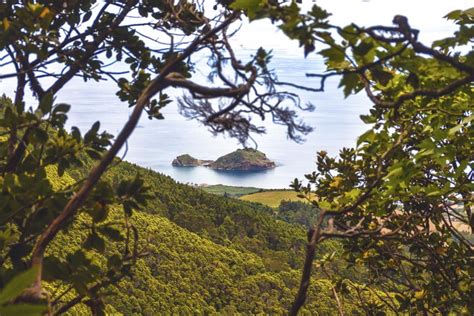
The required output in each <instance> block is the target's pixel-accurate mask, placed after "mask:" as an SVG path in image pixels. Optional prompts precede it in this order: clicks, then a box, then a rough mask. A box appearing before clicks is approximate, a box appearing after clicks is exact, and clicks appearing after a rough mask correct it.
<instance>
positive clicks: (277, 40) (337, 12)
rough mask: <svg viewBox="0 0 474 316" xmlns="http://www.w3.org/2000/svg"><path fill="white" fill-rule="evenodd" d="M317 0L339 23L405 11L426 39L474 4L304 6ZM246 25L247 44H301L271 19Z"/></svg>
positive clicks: (357, 1) (382, 19)
mask: <svg viewBox="0 0 474 316" xmlns="http://www.w3.org/2000/svg"><path fill="white" fill-rule="evenodd" d="M313 3H316V4H318V5H319V6H321V7H322V8H324V9H326V10H327V11H328V12H330V13H332V14H333V15H332V16H331V18H330V20H331V22H332V23H333V24H337V25H347V24H349V23H351V22H354V23H356V24H358V25H377V24H383V25H391V24H392V19H393V17H394V16H395V15H397V14H401V15H405V16H407V17H408V19H409V22H410V24H411V25H412V26H413V27H415V28H418V29H419V30H420V31H421V34H420V39H421V40H422V41H423V42H426V43H430V42H432V41H433V40H435V39H439V38H442V37H445V36H449V35H450V33H452V31H453V29H454V28H453V26H454V25H453V24H452V22H449V21H447V20H446V19H444V18H443V16H445V15H446V14H447V13H449V12H451V11H453V10H456V9H468V8H470V7H473V6H474V1H472V0H316V1H313V0H303V3H302V6H303V8H304V9H309V8H311V6H312V5H313ZM243 28H244V29H243V30H242V32H239V35H238V37H236V38H235V39H234V40H235V41H236V42H237V43H238V44H239V45H241V46H242V47H243V48H257V47H260V46H265V47H272V48H274V49H275V50H283V51H293V50H296V49H297V47H298V46H297V43H290V42H289V41H288V40H287V38H285V36H284V35H283V34H281V32H279V31H278V30H277V29H276V27H275V26H273V25H271V23H269V22H268V21H255V22H252V23H250V24H245V25H244V26H243ZM296 52H298V51H297V50H296Z"/></svg>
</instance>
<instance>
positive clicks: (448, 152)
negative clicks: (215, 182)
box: [0, 0, 474, 315]
mask: <svg viewBox="0 0 474 316" xmlns="http://www.w3.org/2000/svg"><path fill="white" fill-rule="evenodd" d="M136 16H140V22H139V23H137V20H136V19H134V18H132V17H136ZM245 17H247V18H249V19H250V20H251V21H253V20H257V19H269V20H271V21H272V22H273V23H274V24H275V25H276V26H277V27H279V28H280V29H281V30H282V31H283V32H284V33H285V34H286V35H287V36H288V37H289V38H290V39H294V40H297V41H299V43H300V45H301V46H302V48H303V52H304V54H305V55H308V54H317V55H319V56H320V57H322V58H323V59H324V61H325V66H326V69H325V72H324V73H318V74H308V76H313V77H316V78H319V79H320V80H321V84H320V86H319V87H305V86H300V85H298V84H295V83H291V82H290V83H288V82H281V81H279V80H278V78H277V77H276V75H275V72H274V71H273V70H272V68H271V63H270V62H271V54H270V52H269V51H267V50H266V48H260V49H259V50H257V51H256V52H255V54H253V55H252V56H250V57H249V58H248V59H244V58H242V59H241V58H237V57H236V55H235V53H234V49H233V47H232V34H233V33H234V31H237V32H238V31H239V28H238V25H239V21H240V19H241V18H245ZM446 17H447V19H449V20H450V21H452V22H453V23H454V24H455V25H456V26H457V31H456V32H455V33H454V34H453V35H452V36H451V37H448V38H445V39H440V40H438V41H435V42H434V43H433V44H432V45H429V46H428V45H426V44H424V43H422V42H420V40H419V31H418V30H416V29H413V28H412V27H411V26H410V24H409V21H408V20H407V18H406V17H403V16H395V18H394V20H393V25H390V26H380V25H378V26H372V27H360V26H357V25H355V24H348V25H347V26H338V25H334V24H332V23H330V21H329V18H330V14H329V13H328V12H326V11H325V10H324V9H323V8H321V7H319V6H318V5H314V6H313V7H312V9H311V10H310V11H309V12H307V13H302V12H300V9H299V7H298V5H297V2H296V1H291V2H290V1H285V2H283V3H279V2H276V1H266V0H235V1H216V5H215V10H214V11H213V12H212V14H211V13H210V11H208V10H204V7H203V6H202V5H201V4H200V3H199V2H196V1H179V2H176V1H168V0H165V1H140V0H127V1H117V2H112V1H106V2H100V1H65V2H64V1H62V2H35V1H9V2H7V3H3V4H0V52H1V54H2V55H1V56H0V59H1V64H0V69H2V72H1V74H0V79H2V80H4V79H8V80H15V81H16V88H15V92H14V94H13V95H12V97H11V98H8V97H2V98H0V187H1V189H2V191H1V192H0V210H1V212H0V244H1V246H2V247H1V248H0V261H1V267H0V289H1V290H0V314H1V315H16V314H22V315H40V314H45V313H46V314H49V315H57V314H63V313H71V314H81V315H82V314H92V315H104V314H106V313H111V314H113V313H123V314H127V315H128V314H170V313H182V314H189V313H209V314H212V313H228V314H238V313H242V314H253V313H264V314H284V313H287V312H289V314H290V315H296V314H297V313H299V312H300V313H302V314H303V313H304V314H306V313H308V314H310V313H320V314H339V315H341V314H363V315H374V314H385V315H386V314H461V315H462V314H464V315H472V314H473V313H474V310H473V306H474V304H473V302H472V298H473V297H474V295H473V288H474V287H473V279H474V278H473V277H474V274H473V273H474V270H473V269H472V266H473V258H474V256H473V249H474V247H473V243H472V240H473V239H472V232H473V230H474V215H473V213H472V197H473V194H472V192H473V184H472V183H473V181H472V178H473V167H474V166H473V156H472V153H473V152H474V150H473V144H474V143H473V142H472V138H473V132H474V129H473V124H472V120H473V113H472V103H473V102H472V101H473V99H474V98H473V97H474V90H473V89H472V85H473V82H474V52H473V51H472V49H470V45H471V44H472V41H473V39H474V34H473V32H472V30H473V28H474V9H472V8H471V9H466V10H456V11H453V12H451V13H449V14H448V15H447V16H446ZM150 34H153V36H150ZM336 34H337V35H336ZM154 39H159V40H154ZM164 39H169V41H168V42H163V41H164ZM183 39H185V40H183ZM203 51H205V52H207V54H208V55H207V56H209V58H208V63H207V66H208V67H209V73H210V76H209V82H207V83H205V84H202V83H198V81H197V80H196V76H195V74H196V73H197V69H196V67H198V65H199V63H197V62H196V58H197V59H202V54H201V52H203ZM196 53H199V54H196ZM118 66H120V67H123V71H122V70H118V68H117V67H118ZM203 67H205V66H203ZM200 72H203V70H202V69H200ZM122 76H123V77H122ZM74 77H82V78H83V79H84V80H85V81H86V82H87V81H100V80H105V79H110V80H113V81H115V82H116V83H117V96H118V97H119V98H120V100H121V101H123V102H125V103H127V104H128V105H130V106H131V107H133V110H132V113H131V115H130V117H129V118H128V121H127V122H126V123H125V124H124V126H123V128H122V130H121V131H120V133H119V134H118V135H117V136H116V137H113V136H112V135H110V134H108V133H107V132H105V131H102V130H101V129H100V122H96V123H94V124H93V125H92V126H91V128H90V129H89V130H87V131H80V130H79V129H78V128H77V127H72V128H71V129H67V130H66V120H67V117H68V112H69V110H70V109H71V106H75V105H74V104H72V105H69V104H64V103H58V102H56V101H55V100H56V99H55V97H56V96H57V94H58V93H59V92H60V91H61V90H62V89H63V88H64V87H65V86H67V85H68V84H70V82H71V79H72V78H74ZM330 77H337V78H340V81H339V86H340V88H341V89H342V90H343V91H344V93H345V95H346V96H347V97H349V96H350V95H353V94H357V93H359V92H360V91H363V92H364V93H365V94H366V95H367V96H368V98H369V99H370V102H371V103H372V104H373V106H372V108H371V110H370V113H369V114H368V115H365V116H362V117H361V119H362V120H363V121H364V122H365V123H366V124H368V127H369V129H368V131H367V132H366V133H364V134H363V135H361V136H360V138H359V141H358V143H357V144H356V146H355V148H344V149H342V150H341V152H340V154H339V156H337V157H330V156H329V155H328V154H327V153H326V152H319V153H318V155H317V166H316V170H315V171H314V172H313V173H311V174H308V175H306V176H305V180H304V181H300V180H295V181H294V183H293V188H294V189H295V190H296V191H297V192H299V195H300V197H301V198H304V199H306V200H307V201H308V202H309V203H301V202H285V203H281V205H280V206H279V207H278V208H270V207H266V206H264V205H261V204H257V203H251V202H246V201H242V200H238V199H231V198H226V197H222V196H218V195H213V194H209V193H206V192H204V191H203V190H201V189H198V188H192V187H189V186H186V185H182V184H178V183H176V182H174V181H173V180H172V179H171V178H169V177H166V176H163V175H160V174H157V173H155V172H153V171H151V170H147V169H143V168H140V167H138V166H134V165H132V164H129V163H125V162H122V161H120V160H118V159H117V158H116V155H117V153H119V151H120V150H121V148H122V147H123V146H124V144H125V143H126V142H127V140H128V138H129V136H130V135H131V134H132V132H133V130H134V129H135V127H136V126H137V123H138V120H139V118H140V116H141V114H142V113H143V112H145V113H146V114H147V115H148V117H149V118H150V119H163V118H164V117H163V114H162V109H163V107H165V106H167V105H168V104H169V103H171V102H172V101H173V100H171V98H170V97H169V96H168V95H167V94H166V90H167V89H169V88H178V89H180V90H182V91H184V95H183V97H181V98H179V99H178V105H179V109H180V112H181V113H182V114H183V115H184V116H185V117H188V118H192V119H195V120H198V121H199V122H201V123H202V124H203V125H205V126H206V127H207V128H208V129H209V130H210V131H211V132H212V133H214V134H219V133H225V134H227V135H228V136H231V137H234V138H236V139H238V140H239V141H240V142H241V143H243V144H245V143H247V141H248V139H249V137H251V135H252V134H255V133H256V134H259V133H264V132H265V129H264V128H263V127H261V126H258V125H256V124H257V123H256V122H258V120H252V119H253V118H256V117H259V118H261V119H264V118H266V117H269V118H270V119H271V120H272V121H273V122H274V123H276V124H281V125H283V126H284V127H285V128H286V130H287V134H288V137H289V138H290V139H292V140H295V141H301V140H303V137H304V135H306V134H308V133H309V132H310V131H311V128H310V127H308V126H307V125H306V124H305V123H304V122H301V121H300V120H299V119H298V118H297V113H298V112H299V111H301V110H312V109H313V107H312V106H310V105H309V106H305V105H302V104H301V103H300V100H299V98H298V97H297V93H296V92H295V90H294V89H303V90H307V91H313V92H323V91H324V88H325V83H326V80H327V79H328V78H330ZM199 82H201V81H199ZM28 94H33V96H34V97H35V102H28V103H27V102H26V98H25V95H28ZM214 101H215V102H214ZM230 163H232V159H231V161H230ZM315 196H316V197H317V199H316V198H315ZM459 224H461V225H462V226H463V227H468V229H469V233H470V234H467V233H466V232H464V231H460V230H459V227H461V225H459Z"/></svg>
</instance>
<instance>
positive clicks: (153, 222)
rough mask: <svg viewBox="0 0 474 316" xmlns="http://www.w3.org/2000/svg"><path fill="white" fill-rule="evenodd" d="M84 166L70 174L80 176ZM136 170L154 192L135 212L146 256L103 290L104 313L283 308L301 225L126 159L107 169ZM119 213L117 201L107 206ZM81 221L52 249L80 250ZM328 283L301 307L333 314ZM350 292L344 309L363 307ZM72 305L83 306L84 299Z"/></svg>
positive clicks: (291, 290) (292, 288)
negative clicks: (129, 275) (107, 293)
mask: <svg viewBox="0 0 474 316" xmlns="http://www.w3.org/2000/svg"><path fill="white" fill-rule="evenodd" d="M86 169H87V168H85V169H84V170H86ZM82 172H83V171H81V170H75V171H72V172H71V173H70V174H71V176H72V177H73V178H77V179H78V178H81V177H82V176H83V174H82ZM137 173H140V174H141V175H142V177H143V178H144V180H145V184H146V185H147V186H149V188H150V189H149V190H150V191H149V192H150V193H151V195H152V196H153V198H152V199H150V201H149V202H148V205H147V206H146V208H144V209H142V210H141V211H136V212H134V214H133V216H132V220H133V224H134V225H135V227H136V228H137V231H138V232H139V238H140V250H141V251H143V252H145V253H146V256H144V257H141V258H140V259H139V260H138V261H137V263H136V265H135V267H134V268H133V277H132V278H131V279H130V278H124V279H122V280H121V281H120V282H119V284H118V285H117V286H114V287H113V288H109V289H108V290H106V291H110V292H111V293H110V294H111V295H110V296H106V299H105V303H106V305H107V310H108V311H109V312H119V313H123V314H125V315H131V314H137V315H138V314H140V315H142V314H144V315H157V314H162V313H179V314H183V313H184V314H191V313H198V314H201V313H214V312H227V313H229V314H237V313H243V314H249V313H252V314H253V313H265V314H268V313H273V314H284V313H286V310H287V308H288V307H289V306H290V305H291V301H292V299H293V298H294V295H295V294H296V290H297V284H298V281H299V278H300V268H301V264H302V259H303V258H304V254H303V251H304V244H305V228H304V227H303V226H299V225H295V224H290V223H287V222H284V221H281V220H278V219H276V218H275V216H274V212H275V210H274V209H271V208H267V207H264V206H261V205H258V204H254V203H249V202H245V201H240V200H237V199H233V198H225V197H222V196H217V195H213V194H209V193H206V192H204V191H202V190H201V189H198V188H193V187H190V186H187V185H183V184H179V183H176V182H175V181H174V180H172V179H171V178H169V177H167V176H164V175H161V174H158V173H156V172H154V171H151V170H148V169H144V168H141V167H138V166H136V165H133V164H130V163H126V162H122V163H120V164H118V165H117V166H116V167H114V168H113V169H111V171H109V172H108V173H107V175H106V179H107V181H113V182H115V181H119V180H120V178H124V177H134V176H135V175H136V174H137ZM118 212H119V208H118V207H117V208H116V209H113V210H112V214H114V213H117V214H118ZM80 226H81V221H79V222H78V223H76V224H75V225H74V227H73V228H72V229H71V230H69V232H68V233H67V234H62V235H61V238H60V239H58V240H57V241H56V242H55V245H54V246H53V247H52V250H51V251H52V252H53V253H57V254H59V255H60V256H65V257H67V256H68V255H67V253H68V254H69V256H70V255H72V254H73V253H74V252H75V251H76V250H77V249H79V248H80V247H81V238H85V237H86V236H85V234H82V232H81V231H80ZM66 244H67V247H66V246H65V245H66ZM325 247H326V248H324V249H320V251H319V253H320V254H321V256H322V255H324V254H328V253H330V252H332V251H337V250H338V246H337V244H336V243H332V244H326V245H325ZM107 249H108V248H107ZM96 255H98V256H101V255H102V254H100V253H97V254H96ZM100 261H101V260H98V263H96V264H99V265H100V264H101V263H100ZM104 261H105V260H104ZM332 286H333V285H332V283H331V282H330V281H329V280H327V279H324V278H319V280H318V281H315V282H314V285H313V286H312V287H311V293H310V295H309V299H308V304H307V305H306V307H305V308H306V310H307V311H313V312H314V311H315V310H318V312H320V313H323V314H324V313H326V314H337V313H336V309H335V308H334V306H335V305H334V304H335V300H334V297H333V294H332V293H333V292H332ZM352 295H355V294H354V293H353V292H351V291H348V292H347V293H346V294H345V296H343V297H342V298H341V299H342V300H343V301H344V309H345V310H347V311H348V312H361V309H360V308H359V307H358V306H357V300H356V299H354V297H352ZM67 298H69V299H70V297H69V295H66V296H65V297H64V299H67ZM368 298H369V301H371V300H372V301H373V304H374V306H377V304H376V303H377V302H376V301H374V300H373V298H372V297H368ZM75 311H76V312H87V310H86V309H85V307H84V306H83V305H79V306H77V307H76V308H75Z"/></svg>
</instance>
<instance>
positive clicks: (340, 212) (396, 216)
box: [236, 1, 474, 315]
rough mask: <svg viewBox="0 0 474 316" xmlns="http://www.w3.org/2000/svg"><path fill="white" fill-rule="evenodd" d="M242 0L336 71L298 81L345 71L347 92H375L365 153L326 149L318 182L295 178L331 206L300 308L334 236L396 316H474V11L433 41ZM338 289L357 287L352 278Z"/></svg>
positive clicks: (310, 251) (319, 230) (402, 28)
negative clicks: (323, 248) (324, 246)
mask: <svg viewBox="0 0 474 316" xmlns="http://www.w3.org/2000/svg"><path fill="white" fill-rule="evenodd" d="M236 3H237V2H236ZM238 3H239V5H240V7H241V8H242V9H244V10H246V11H247V14H248V15H249V16H252V17H254V18H264V17H270V18H271V19H273V20H274V21H275V22H277V23H279V26H280V28H281V29H282V30H283V31H284V32H285V33H286V34H287V35H288V36H289V37H291V38H294V39H298V40H299V41H300V43H301V45H302V46H304V49H305V53H306V54H308V53H310V52H312V51H314V50H315V49H316V46H319V47H318V48H319V50H318V51H317V54H319V55H320V56H321V57H323V58H324V60H325V64H326V72H325V73H322V74H308V76H312V77H318V78H320V79H321V85H320V87H318V88H312V87H299V86H296V85H293V86H294V87H297V88H303V89H307V90H311V91H324V84H325V81H326V79H327V78H329V77H333V76H339V77H341V80H340V83H339V86H340V87H341V88H342V89H343V91H344V94H345V95H346V97H348V96H350V95H352V94H356V93H358V92H360V91H364V92H365V93H366V94H367V96H368V98H369V100H370V101H371V102H372V103H373V107H372V108H371V110H370V114H369V115H363V116H361V119H362V120H363V121H364V122H365V123H366V124H368V125H370V126H371V128H370V129H369V130H368V131H367V132H366V133H364V134H363V135H361V136H360V137H359V140H358V142H357V146H356V148H344V149H342V150H341V152H340V154H339V156H338V157H330V156H328V154H327V153H326V152H324V151H322V152H319V153H318V156H317V167H316V168H317V170H316V171H314V172H313V173H311V174H308V175H306V176H305V177H306V179H307V181H308V182H307V183H306V184H305V183H302V182H301V181H299V180H297V179H296V180H295V181H294V183H293V185H292V186H293V187H294V188H295V189H296V190H297V191H299V192H300V193H301V196H302V197H306V198H307V199H308V200H309V201H310V202H311V203H312V204H313V205H314V206H316V207H317V208H319V209H320V210H321V211H320V213H319V215H318V219H317V221H316V224H315V225H314V226H313V227H312V228H311V229H310V231H309V233H308V244H307V253H306V259H305V266H304V269H303V274H302V279H301V283H300V288H299V292H298V295H297V297H296V299H295V301H294V303H293V306H292V307H291V309H290V314H292V315H296V314H297V312H298V310H299V309H300V308H301V306H302V305H303V304H304V302H305V299H306V293H307V291H308V288H309V286H310V278H311V270H312V267H313V265H314V263H315V262H314V258H315V252H316V246H317V245H318V244H320V243H322V242H323V241H324V240H328V239H334V238H337V239H341V240H343V244H344V247H345V249H346V255H347V260H348V262H349V265H351V266H356V267H359V268H360V269H361V270H363V271H367V272H368V279H367V281H366V282H367V283H366V286H367V287H369V288H375V289H377V290H381V291H382V292H381V293H385V294H382V295H380V294H378V295H379V296H380V298H381V299H382V300H383V301H384V304H385V305H386V306H387V307H389V308H390V309H391V310H392V311H393V312H395V313H399V312H408V313H422V314H424V315H427V314H438V313H440V314H448V313H456V314H472V313H473V312H474V310H473V306H474V302H473V301H472V298H473V297H474V295H473V281H472V280H473V276H474V270H473V269H472V267H473V265H474V261H473V258H474V256H473V251H474V247H473V246H474V245H473V243H472V238H467V237H466V235H467V233H471V234H472V233H473V232H474V216H473V214H472V202H473V200H472V197H473V185H472V180H473V167H474V164H473V163H474V156H473V152H474V151H473V142H472V137H473V133H474V129H473V125H472V120H473V118H474V117H473V113H472V104H473V101H474V98H473V97H474V89H473V82H474V51H473V50H472V43H473V41H474V33H473V30H474V8H471V9H468V10H464V11H463V10H457V11H453V12H451V13H449V14H448V15H447V16H446V18H448V19H449V20H451V21H453V22H454V23H455V24H456V25H457V26H458V30H457V31H456V32H455V33H454V35H453V36H452V37H449V38H445V39H440V40H438V41H436V42H434V43H433V44H432V46H427V45H425V44H423V43H421V42H420V41H419V40H418V35H419V31H418V30H415V29H413V28H412V27H411V26H410V25H409V23H408V20H407V18H406V17H404V16H395V18H394V19H393V24H394V25H393V26H372V27H359V26H357V25H354V24H350V25H348V26H345V27H339V26H335V25H332V24H330V23H329V21H328V17H329V14H328V13H327V12H326V11H324V10H323V9H321V8H320V7H318V6H314V7H313V8H312V10H311V11H310V12H308V14H300V12H299V9H298V7H297V5H296V3H295V2H292V3H291V5H288V6H287V7H286V8H281V7H276V6H273V5H271V4H268V3H267V2H265V1H253V2H244V1H239V2H238ZM249 3H252V5H249ZM336 33H337V36H335V34H336ZM313 196H317V197H318V199H317V200H315V199H314V198H313ZM471 236H472V235H471ZM336 288H337V289H338V290H339V291H343V290H344V289H345V288H347V284H346V283H345V280H343V279H342V280H339V282H338V283H337V286H336ZM366 311H367V313H372V312H373V310H372V309H370V308H369V307H368V306H367V310H366Z"/></svg>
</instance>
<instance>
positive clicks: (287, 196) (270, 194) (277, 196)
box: [240, 190, 304, 207]
mask: <svg viewBox="0 0 474 316" xmlns="http://www.w3.org/2000/svg"><path fill="white" fill-rule="evenodd" d="M297 195H298V193H296V192H294V191H290V190H271V191H264V192H257V193H253V194H248V195H244V196H241V197H240V199H241V200H245V201H249V202H258V203H262V204H265V205H268V206H270V207H278V206H279V205H280V202H281V201H283V200H285V201H304V199H301V198H299V197H298V196H297Z"/></svg>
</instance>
